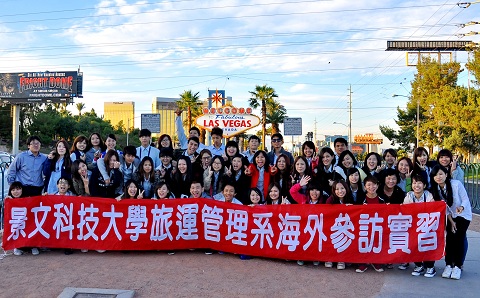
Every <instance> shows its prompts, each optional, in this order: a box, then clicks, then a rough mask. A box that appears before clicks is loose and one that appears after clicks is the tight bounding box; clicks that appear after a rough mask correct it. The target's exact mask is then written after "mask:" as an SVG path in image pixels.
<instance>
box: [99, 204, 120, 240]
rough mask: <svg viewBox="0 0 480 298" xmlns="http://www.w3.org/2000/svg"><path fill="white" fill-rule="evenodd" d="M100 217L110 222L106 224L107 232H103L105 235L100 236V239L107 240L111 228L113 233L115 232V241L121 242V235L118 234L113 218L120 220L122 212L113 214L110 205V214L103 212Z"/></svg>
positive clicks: (113, 211) (113, 209)
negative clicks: (108, 219)
mask: <svg viewBox="0 0 480 298" xmlns="http://www.w3.org/2000/svg"><path fill="white" fill-rule="evenodd" d="M102 216H103V217H104V218H107V217H108V218H110V222H109V224H108V227H107V230H106V231H105V233H103V234H102V236H101V237H100V239H102V240H105V238H107V236H108V234H109V233H110V230H111V229H112V228H113V231H114V232H115V235H116V236H117V239H118V240H122V235H120V232H118V229H117V222H116V220H115V218H122V217H123V213H122V212H115V206H114V205H113V204H112V207H111V209H110V212H103V213H102Z"/></svg>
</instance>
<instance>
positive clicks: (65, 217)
mask: <svg viewBox="0 0 480 298" xmlns="http://www.w3.org/2000/svg"><path fill="white" fill-rule="evenodd" d="M54 207H55V210H56V211H55V212H54V213H53V216H55V223H54V224H53V229H54V230H56V231H57V234H56V235H57V239H59V238H60V232H67V231H68V239H70V240H72V238H73V237H72V235H73V222H72V215H73V203H70V208H68V207H67V206H66V205H64V204H63V203H60V204H55V205H54ZM62 208H63V211H64V212H62Z"/></svg>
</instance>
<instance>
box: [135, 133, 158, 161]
mask: <svg viewBox="0 0 480 298" xmlns="http://www.w3.org/2000/svg"><path fill="white" fill-rule="evenodd" d="M138 137H139V139H140V143H141V145H140V147H137V152H136V153H137V158H136V160H135V165H136V166H137V167H138V164H140V162H141V161H142V160H143V159H144V158H145V156H149V157H150V158H151V159H152V160H153V163H154V164H153V167H154V168H157V167H158V166H160V165H161V163H162V162H161V161H160V150H158V149H157V148H155V147H153V146H151V140H152V132H150V130H148V129H146V128H144V129H142V130H140V133H139V135H138Z"/></svg>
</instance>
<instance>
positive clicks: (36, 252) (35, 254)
mask: <svg viewBox="0 0 480 298" xmlns="http://www.w3.org/2000/svg"><path fill="white" fill-rule="evenodd" d="M38 254H40V252H39V251H38V248H36V247H34V248H32V255H34V256H37V255H38Z"/></svg>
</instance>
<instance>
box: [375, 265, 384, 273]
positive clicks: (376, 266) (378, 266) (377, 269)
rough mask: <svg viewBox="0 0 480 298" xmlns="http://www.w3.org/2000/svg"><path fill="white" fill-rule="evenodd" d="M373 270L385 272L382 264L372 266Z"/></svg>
mask: <svg viewBox="0 0 480 298" xmlns="http://www.w3.org/2000/svg"><path fill="white" fill-rule="evenodd" d="M372 267H373V269H375V271H377V272H383V267H382V265H380V264H372Z"/></svg>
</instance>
